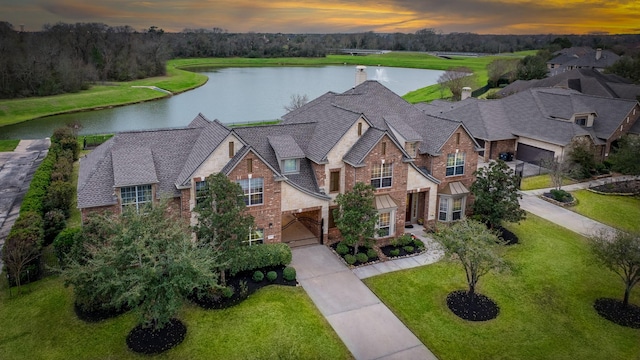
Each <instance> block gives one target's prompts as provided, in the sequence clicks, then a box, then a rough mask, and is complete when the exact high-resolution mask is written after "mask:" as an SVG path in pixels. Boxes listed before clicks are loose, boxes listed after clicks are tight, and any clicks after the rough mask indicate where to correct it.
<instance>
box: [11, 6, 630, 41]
mask: <svg viewBox="0 0 640 360" xmlns="http://www.w3.org/2000/svg"><path fill="white" fill-rule="evenodd" d="M0 21H7V22H9V23H11V24H13V26H14V28H15V29H17V30H19V29H20V25H21V24H23V25H24V28H25V30H27V31H37V30H40V29H42V25H44V24H47V23H49V24H55V23H57V22H65V23H76V22H101V23H105V24H107V25H110V26H121V25H130V26H131V27H133V28H134V29H136V30H142V29H147V28H149V27H150V26H157V27H159V28H162V29H164V30H165V31H170V32H178V31H182V30H183V29H185V28H192V29H195V28H207V29H211V28H213V27H218V28H222V29H226V30H227V31H229V32H249V31H254V32H269V33H277V32H282V33H339V32H362V31H375V32H404V33H413V32H415V31H416V30H419V29H424V28H434V29H436V30H439V31H442V32H444V33H449V32H475V33H479V34H548V33H555V34H585V33H593V32H597V33H610V34H622V33H625V34H629V33H640V1H638V0H575V1H574V0H547V1H533V0H298V1H288V0H268V1H267V0H253V1H252V0H179V1H178V0H146V1H145V0H100V1H95V0H0Z"/></svg>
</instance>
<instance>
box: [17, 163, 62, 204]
mask: <svg viewBox="0 0 640 360" xmlns="http://www.w3.org/2000/svg"><path fill="white" fill-rule="evenodd" d="M55 162H56V155H55V154H54V153H53V152H49V153H48V154H47V156H46V157H45V158H44V160H42V163H40V166H39V167H38V169H37V170H36V171H35V173H34V174H33V178H32V179H31V183H30V184H29V190H27V193H26V194H25V195H24V198H23V199H22V205H20V214H22V213H25V212H29V211H33V212H36V213H38V214H40V215H41V216H42V215H43V214H44V211H43V201H44V197H45V196H46V195H47V189H48V187H49V184H50V183H51V172H52V170H53V166H54V164H55Z"/></svg>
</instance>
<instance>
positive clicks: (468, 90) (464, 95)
mask: <svg viewBox="0 0 640 360" xmlns="http://www.w3.org/2000/svg"><path fill="white" fill-rule="evenodd" d="M470 97H471V88H470V87H468V86H465V87H463V88H462V94H460V100H464V99H467V98H470Z"/></svg>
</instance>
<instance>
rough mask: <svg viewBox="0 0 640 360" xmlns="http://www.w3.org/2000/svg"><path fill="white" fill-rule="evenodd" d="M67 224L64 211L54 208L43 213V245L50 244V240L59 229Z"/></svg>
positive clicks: (56, 234)
mask: <svg viewBox="0 0 640 360" xmlns="http://www.w3.org/2000/svg"><path fill="white" fill-rule="evenodd" d="M66 225H67V219H66V217H65V215H64V212H62V210H59V209H54V210H51V211H49V212H47V213H46V214H44V244H43V245H44V246H47V245H49V244H51V242H52V241H53V240H54V239H55V238H56V236H58V234H59V233H60V231H62V229H64V228H65V226H66Z"/></svg>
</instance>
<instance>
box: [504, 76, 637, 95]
mask: <svg viewBox="0 0 640 360" xmlns="http://www.w3.org/2000/svg"><path fill="white" fill-rule="evenodd" d="M546 87H559V88H565V89H573V90H577V91H579V92H581V93H583V94H587V95H596V96H602V97H611V98H622V99H629V100H635V99H636V97H637V96H639V95H640V85H634V84H633V83H632V82H631V81H630V80H628V79H625V78H623V77H620V76H617V75H614V74H603V73H601V72H600V71H597V70H595V69H574V70H571V71H566V72H562V73H559V74H557V75H554V76H551V77H548V78H544V79H540V80H529V81H523V80H517V81H515V82H513V83H512V84H509V85H508V86H506V87H505V88H504V89H502V90H500V92H499V94H500V95H501V96H503V97H504V96H509V95H511V94H515V93H518V92H521V91H524V90H527V89H531V88H546Z"/></svg>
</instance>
